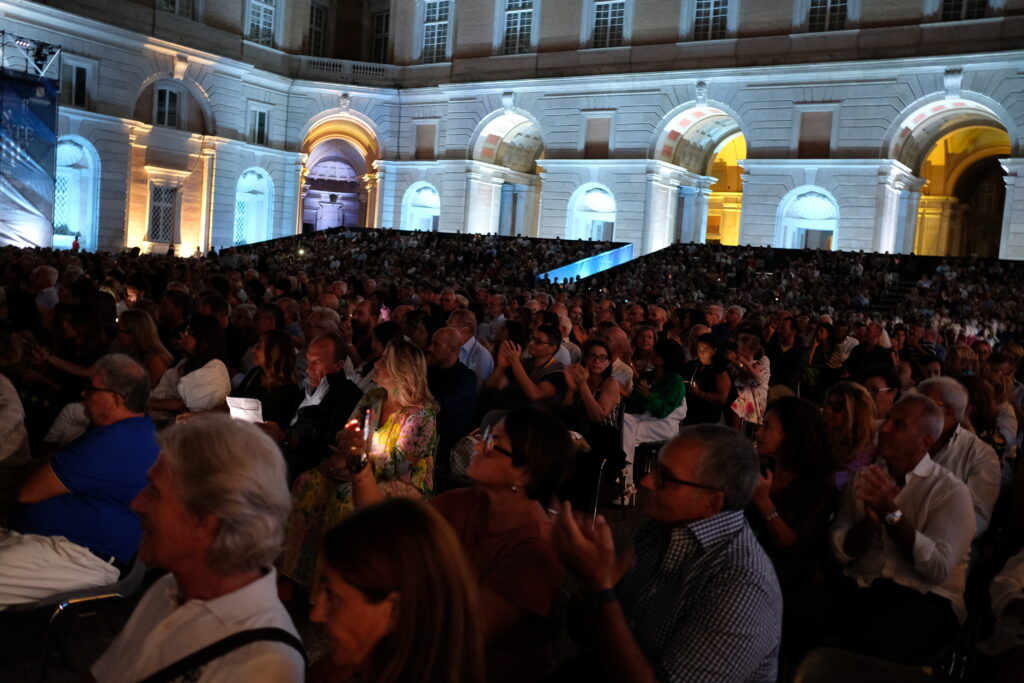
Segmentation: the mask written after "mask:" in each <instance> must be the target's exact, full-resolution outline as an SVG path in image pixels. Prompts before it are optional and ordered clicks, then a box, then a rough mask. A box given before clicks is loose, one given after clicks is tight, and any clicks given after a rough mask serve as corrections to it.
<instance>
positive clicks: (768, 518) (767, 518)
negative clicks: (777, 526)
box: [764, 510, 779, 522]
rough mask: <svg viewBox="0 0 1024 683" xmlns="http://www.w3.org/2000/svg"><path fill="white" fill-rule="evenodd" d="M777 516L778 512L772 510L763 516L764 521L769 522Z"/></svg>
mask: <svg viewBox="0 0 1024 683" xmlns="http://www.w3.org/2000/svg"><path fill="white" fill-rule="evenodd" d="M778 516H779V511H778V510H772V511H771V512H769V513H768V514H767V515H765V516H764V521H766V522H770V521H772V520H773V519H776V518H778Z"/></svg>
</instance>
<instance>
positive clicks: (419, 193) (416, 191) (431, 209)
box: [401, 183, 441, 232]
mask: <svg viewBox="0 0 1024 683" xmlns="http://www.w3.org/2000/svg"><path fill="white" fill-rule="evenodd" d="M440 218H441V195H439V194H438V193H437V189H436V188H435V187H434V186H433V185H431V184H429V183H416V184H415V185H413V186H412V187H410V188H409V189H408V190H406V191H405V198H404V199H403V200H402V226H401V227H402V229H404V230H424V231H433V232H436V231H437V228H438V222H439V221H440Z"/></svg>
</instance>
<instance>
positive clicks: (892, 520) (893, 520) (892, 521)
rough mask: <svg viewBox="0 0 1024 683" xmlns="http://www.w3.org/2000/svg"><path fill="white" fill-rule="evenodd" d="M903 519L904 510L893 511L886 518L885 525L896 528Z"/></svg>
mask: <svg viewBox="0 0 1024 683" xmlns="http://www.w3.org/2000/svg"><path fill="white" fill-rule="evenodd" d="M901 519H903V510H893V511H892V512H890V513H889V514H887V515H886V516H885V523H886V524H888V525H889V526H896V525H897V524H899V523H900V520H901Z"/></svg>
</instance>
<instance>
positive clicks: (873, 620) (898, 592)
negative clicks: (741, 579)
mask: <svg viewBox="0 0 1024 683" xmlns="http://www.w3.org/2000/svg"><path fill="white" fill-rule="evenodd" d="M958 628H959V626H958V624H957V620H956V615H955V614H954V613H953V606H952V604H951V603H950V602H949V600H947V599H945V598H943V597H941V596H939V595H936V594H935V593H924V594H922V593H919V592H917V591H916V590H913V589H911V588H906V587H905V586H901V585H899V584H897V583H894V582H892V581H889V580H887V579H876V580H875V581H874V582H873V583H872V584H871V586H869V587H868V588H861V587H860V586H858V585H857V582H856V581H854V580H853V579H851V578H848V577H843V578H841V579H837V580H835V581H831V582H829V583H826V584H821V585H817V586H809V587H808V588H805V589H803V590H800V591H797V592H796V593H793V594H792V595H790V596H789V597H788V598H787V600H786V605H785V617H784V619H783V644H784V648H785V649H786V651H787V652H788V654H789V656H790V658H791V659H790V661H792V662H794V663H795V662H797V661H799V658H800V657H802V656H803V654H804V653H806V652H807V651H808V650H810V649H811V648H814V647H820V646H826V647H838V648H842V649H846V650H853V651H856V652H861V653H863V654H866V655H871V656H874V657H879V658H881V659H885V660H888V661H891V662H897V663H900V664H912V665H914V664H930V663H932V660H933V659H934V658H935V657H936V656H937V655H938V654H939V653H940V652H941V651H942V649H943V648H944V647H946V646H947V645H948V644H949V643H950V642H952V640H953V639H954V638H955V637H956V633H957V630H958Z"/></svg>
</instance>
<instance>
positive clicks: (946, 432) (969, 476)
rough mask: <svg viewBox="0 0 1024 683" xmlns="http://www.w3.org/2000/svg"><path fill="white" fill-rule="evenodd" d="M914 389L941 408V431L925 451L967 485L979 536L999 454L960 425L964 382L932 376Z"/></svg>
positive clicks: (996, 480) (995, 490) (992, 497)
mask: <svg viewBox="0 0 1024 683" xmlns="http://www.w3.org/2000/svg"><path fill="white" fill-rule="evenodd" d="M917 390H918V391H919V392H921V393H922V394H924V395H925V396H927V397H928V398H930V399H932V400H933V401H935V402H936V403H937V404H938V405H939V406H940V407H941V408H942V433H941V434H940V435H939V438H938V439H936V440H935V443H934V444H932V447H931V448H930V449H928V453H929V455H931V457H932V460H934V461H935V462H936V463H937V464H939V465H942V466H943V467H945V468H946V469H947V470H949V471H950V472H952V473H953V474H954V476H956V478H957V479H959V480H960V481H962V482H963V483H965V484H967V488H968V490H970V492H971V500H972V501H973V502H974V522H975V525H976V527H977V528H976V530H975V535H976V536H981V535H982V534H983V533H985V530H986V529H988V523H989V520H990V519H991V517H992V510H993V509H994V508H995V506H996V499H997V498H998V497H999V484H1000V478H1001V471H1000V467H999V457H998V456H997V455H996V452H995V451H994V450H993V449H992V447H991V446H989V445H988V444H987V443H985V442H984V441H982V440H981V439H980V438H978V435H977V434H974V433H973V432H969V431H967V430H966V429H964V428H963V427H962V426H961V425H960V423H961V422H962V421H963V419H964V415H965V414H966V413H967V401H968V395H967V389H966V388H965V387H964V385H962V384H960V382H958V381H956V380H955V379H953V378H952V377H933V378H931V379H926V380H925V381H923V382H921V383H920V384H919V385H918V387H917Z"/></svg>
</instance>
